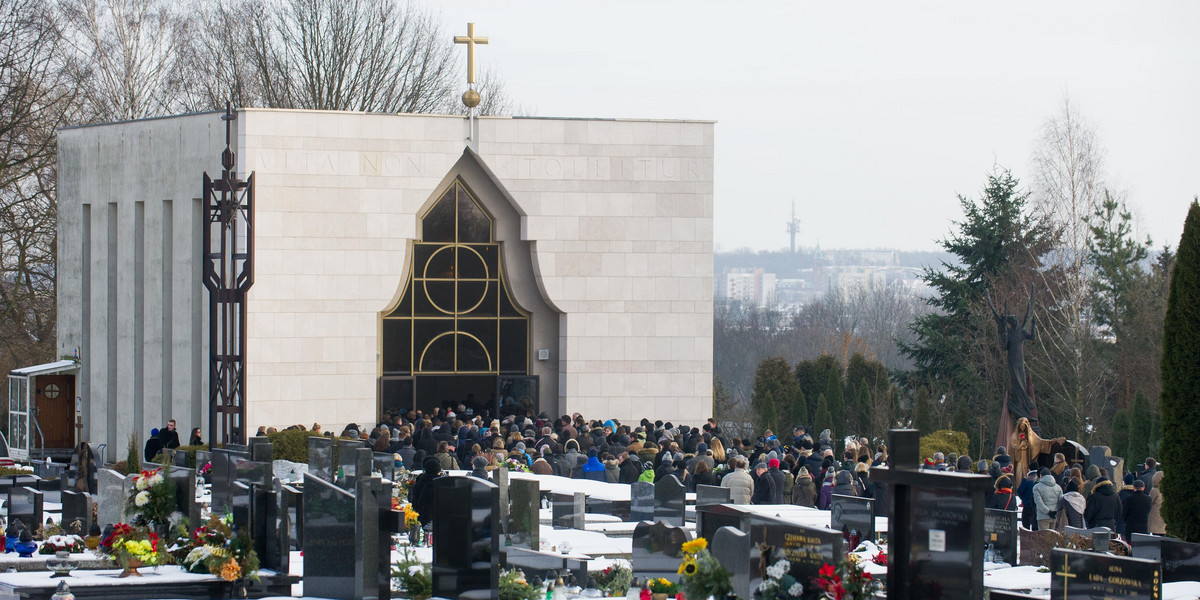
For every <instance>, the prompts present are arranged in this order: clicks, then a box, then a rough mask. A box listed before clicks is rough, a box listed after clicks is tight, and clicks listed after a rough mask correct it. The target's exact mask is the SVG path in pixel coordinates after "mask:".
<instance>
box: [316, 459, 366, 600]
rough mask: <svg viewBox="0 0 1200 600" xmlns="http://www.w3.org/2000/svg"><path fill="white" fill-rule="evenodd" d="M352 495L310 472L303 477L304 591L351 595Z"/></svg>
mask: <svg viewBox="0 0 1200 600" xmlns="http://www.w3.org/2000/svg"><path fill="white" fill-rule="evenodd" d="M354 504H355V498H354V494H351V493H350V492H347V491H346V490H343V489H342V488H340V487H338V486H335V485H333V484H331V483H328V482H326V481H325V480H323V479H321V478H319V477H314V476H312V475H311V474H305V476H304V508H303V512H304V519H303V523H304V524H303V527H304V533H303V536H304V593H305V595H307V596H313V597H317V598H354V595H353V594H354V590H355V587H356V585H357V584H356V582H355V581H354V579H355V577H354V574H355V568H356V562H357V556H358V546H359V540H358V539H357V538H356V535H355V534H356V531H355V506H354Z"/></svg>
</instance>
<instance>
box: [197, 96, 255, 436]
mask: <svg viewBox="0 0 1200 600" xmlns="http://www.w3.org/2000/svg"><path fill="white" fill-rule="evenodd" d="M236 118H237V115H236V114H235V113H234V112H233V109H232V107H231V106H230V105H229V104H226V105H225V114H223V115H221V120H222V121H225V151H224V152H222V153H221V168H222V170H221V178H220V179H216V180H213V179H211V178H210V177H209V176H208V173H205V174H204V274H203V278H204V287H206V288H208V315H209V316H208V345H209V373H208V387H209V397H208V441H209V447H212V448H215V447H217V444H220V443H226V444H244V443H246V442H245V440H246V292H247V291H248V290H249V289H250V286H252V285H254V174H253V173H251V174H250V177H249V178H247V179H245V180H241V179H238V176H237V169H236V168H235V164H236V156H235V155H234V152H233V150H232V149H231V148H230V145H229V143H230V142H229V133H230V129H231V127H232V125H233V120H234V119H236Z"/></svg>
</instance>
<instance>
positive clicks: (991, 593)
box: [988, 589, 1040, 600]
mask: <svg viewBox="0 0 1200 600" xmlns="http://www.w3.org/2000/svg"><path fill="white" fill-rule="evenodd" d="M1039 597H1040V596H1030V595H1028V594H1018V593H1016V592H1006V591H1004V590H996V589H990V590H988V600H1030V599H1033V598H1039Z"/></svg>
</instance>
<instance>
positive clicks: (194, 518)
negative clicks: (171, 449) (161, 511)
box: [166, 452, 201, 527]
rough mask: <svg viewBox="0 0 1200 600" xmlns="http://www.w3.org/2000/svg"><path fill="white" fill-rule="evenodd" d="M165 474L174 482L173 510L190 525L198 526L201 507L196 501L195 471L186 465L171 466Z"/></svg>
mask: <svg viewBox="0 0 1200 600" xmlns="http://www.w3.org/2000/svg"><path fill="white" fill-rule="evenodd" d="M177 454H183V453H182V452H179V453H177ZM166 475H167V478H168V479H169V480H170V481H173V482H175V510H178V511H179V512H180V513H181V514H183V516H185V517H187V519H188V523H189V525H190V526H191V527H199V526H200V525H199V523H200V508H201V507H200V505H199V504H198V503H196V471H194V470H192V469H189V468H187V467H178V466H172V467H171V470H170V471H167V472H166Z"/></svg>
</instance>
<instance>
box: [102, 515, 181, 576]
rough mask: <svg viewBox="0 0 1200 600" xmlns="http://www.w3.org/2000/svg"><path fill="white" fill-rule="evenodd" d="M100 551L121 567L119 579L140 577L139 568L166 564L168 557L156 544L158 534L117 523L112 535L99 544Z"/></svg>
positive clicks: (159, 545)
mask: <svg viewBox="0 0 1200 600" xmlns="http://www.w3.org/2000/svg"><path fill="white" fill-rule="evenodd" d="M100 550H101V552H104V553H105V554H108V555H109V556H112V557H113V559H114V560H116V561H117V564H118V565H120V566H121V569H122V571H121V575H120V577H129V576H131V575H132V576H138V577H140V576H141V573H138V568H139V567H152V566H157V565H161V564H166V563H167V562H169V561H170V557H169V556H168V555H167V554H166V552H165V551H164V550H163V547H162V544H160V543H159V542H158V534H157V533H155V532H153V531H150V529H149V528H147V527H133V526H130V525H129V524H127V523H117V525H116V526H114V527H113V530H112V533H110V534H109V535H108V537H106V538H104V539H103V540H101V542H100Z"/></svg>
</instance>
